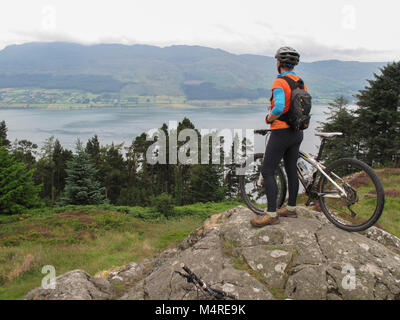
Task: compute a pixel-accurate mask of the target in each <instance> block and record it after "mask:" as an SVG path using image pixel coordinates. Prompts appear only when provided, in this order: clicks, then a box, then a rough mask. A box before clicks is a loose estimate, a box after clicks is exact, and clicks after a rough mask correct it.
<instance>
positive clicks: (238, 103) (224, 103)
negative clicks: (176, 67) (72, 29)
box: [0, 99, 330, 110]
mask: <svg viewBox="0 0 400 320" xmlns="http://www.w3.org/2000/svg"><path fill="white" fill-rule="evenodd" d="M265 100H266V101H265V102H259V101H257V102H248V101H247V102H246V101H244V100H203V101H202V100H196V101H194V102H191V101H188V102H187V103H154V102H149V103H138V104H120V105H116V104H114V105H112V104H104V105H103V104H102V105H85V104H71V105H67V104H34V105H28V104H8V105H1V104H0V109H3V110H4V109H12V110H17V109H22V110H24V109H26V110H35V109H44V110H79V109H84V110H88V109H103V108H115V109H124V108H146V107H162V108H178V109H180V108H181V109H189V108H204V107H223V108H226V107H238V108H239V107H261V106H267V105H269V103H267V99H265ZM329 102H330V100H325V99H324V100H314V101H313V104H314V105H322V104H328V103H329Z"/></svg>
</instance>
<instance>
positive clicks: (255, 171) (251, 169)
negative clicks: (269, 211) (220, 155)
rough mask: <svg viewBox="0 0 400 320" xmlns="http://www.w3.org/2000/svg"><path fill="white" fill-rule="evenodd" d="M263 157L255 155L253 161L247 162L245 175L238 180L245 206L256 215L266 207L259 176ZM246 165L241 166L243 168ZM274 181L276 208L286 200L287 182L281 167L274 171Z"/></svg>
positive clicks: (261, 181) (265, 198)
mask: <svg viewBox="0 0 400 320" xmlns="http://www.w3.org/2000/svg"><path fill="white" fill-rule="evenodd" d="M263 157H264V155H263V154H262V153H256V154H255V155H254V161H251V162H250V161H249V162H248V163H247V162H246V163H247V164H248V165H247V167H246V171H245V175H241V176H240V178H239V185H240V191H241V194H242V198H243V200H244V202H245V203H246V205H247V206H248V207H249V209H250V210H252V211H253V212H254V213H256V214H261V213H263V212H264V210H265V208H266V207H267V197H266V195H265V187H264V183H263V179H262V176H261V166H262V161H263ZM245 165H246V164H244V165H243V167H245ZM275 180H276V183H277V186H278V197H277V203H276V204H277V207H278V208H280V207H282V205H283V203H284V202H285V198H286V191H287V182H286V176H285V174H284V173H283V170H282V167H281V166H278V168H277V169H276V171H275Z"/></svg>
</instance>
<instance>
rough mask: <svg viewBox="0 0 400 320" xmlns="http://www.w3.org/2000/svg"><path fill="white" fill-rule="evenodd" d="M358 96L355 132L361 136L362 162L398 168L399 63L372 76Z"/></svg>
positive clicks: (399, 118)
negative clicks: (372, 78)
mask: <svg viewBox="0 0 400 320" xmlns="http://www.w3.org/2000/svg"><path fill="white" fill-rule="evenodd" d="M374 76H375V79H374V80H368V83H369V86H367V87H365V89H364V90H361V91H360V93H359V94H358V95H357V98H358V102H357V105H358V106H359V108H358V109H357V110H356V111H355V112H356V115H357V122H356V124H355V126H354V128H355V129H356V130H357V132H359V133H360V136H359V139H360V142H361V149H362V150H361V151H362V155H363V160H365V161H366V162H367V163H368V164H370V165H394V166H396V165H398V158H399V156H400V154H399V150H400V62H393V63H389V64H388V65H386V66H385V67H384V68H382V69H381V74H379V75H377V74H374Z"/></svg>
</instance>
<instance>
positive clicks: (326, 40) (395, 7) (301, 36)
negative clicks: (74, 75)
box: [0, 0, 400, 61]
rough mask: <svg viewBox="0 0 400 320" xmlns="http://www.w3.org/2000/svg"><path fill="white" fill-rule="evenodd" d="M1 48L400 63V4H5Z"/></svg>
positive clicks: (107, 0)
mask: <svg viewBox="0 0 400 320" xmlns="http://www.w3.org/2000/svg"><path fill="white" fill-rule="evenodd" d="M1 4H2V7H1V10H0V49H3V48H4V47H5V46H7V45H10V44H21V43H25V42H32V41H72V42H78V43H83V44H95V43H123V44H135V43H144V44H153V45H157V46H169V45H172V44H187V45H202V46H208V47H213V48H221V49H223V50H226V51H229V52H232V53H252V54H262V55H268V56H272V55H274V53H275V51H276V49H277V48H278V47H280V46H283V45H290V46H293V47H295V48H296V49H298V50H299V51H300V53H301V57H302V59H303V60H304V61H315V60H324V59H342V60H359V61H394V60H399V57H400V41H399V39H400V18H399V12H400V1H398V0H380V1H377V0H373V1H372V0H335V1H322V0H303V1H298V0H296V1H292V0H284V1H280V0H275V1H269V0H1Z"/></svg>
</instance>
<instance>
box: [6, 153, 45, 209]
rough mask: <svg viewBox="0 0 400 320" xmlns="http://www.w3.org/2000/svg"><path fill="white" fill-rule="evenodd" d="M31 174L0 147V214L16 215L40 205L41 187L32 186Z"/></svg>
mask: <svg viewBox="0 0 400 320" xmlns="http://www.w3.org/2000/svg"><path fill="white" fill-rule="evenodd" d="M33 172H34V170H27V166H26V165H25V164H23V163H22V162H19V161H17V160H16V159H15V158H14V157H13V156H12V155H11V154H9V152H8V151H7V150H6V149H5V147H4V146H3V147H0V214H1V213H5V214H18V213H21V212H23V211H24V210H26V209H28V208H32V207H37V206H39V205H40V204H41V203H40V199H39V192H40V189H41V186H35V185H34V182H33V178H32V176H33Z"/></svg>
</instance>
